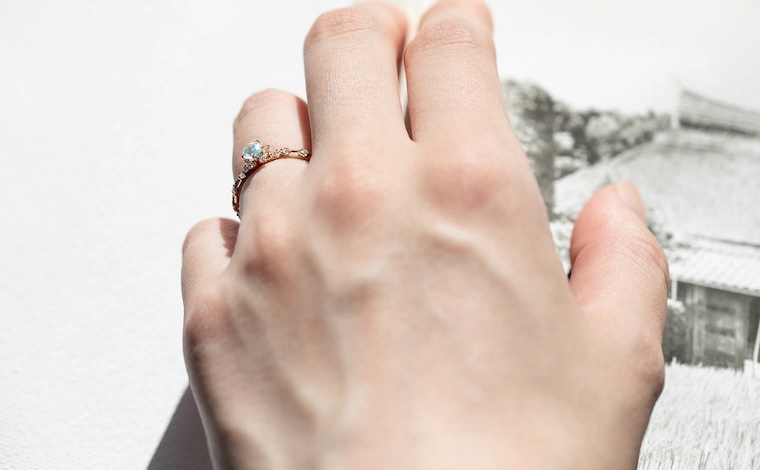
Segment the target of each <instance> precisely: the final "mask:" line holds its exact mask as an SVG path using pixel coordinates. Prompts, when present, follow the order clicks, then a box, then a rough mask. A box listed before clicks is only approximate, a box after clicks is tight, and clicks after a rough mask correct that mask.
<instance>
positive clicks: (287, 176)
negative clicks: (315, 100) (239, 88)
mask: <svg viewBox="0 0 760 470" xmlns="http://www.w3.org/2000/svg"><path fill="white" fill-rule="evenodd" d="M233 127H234V146H233V153H232V169H233V174H234V175H235V176H237V175H238V174H239V173H240V169H241V168H242V166H243V160H242V158H240V157H241V154H242V153H243V148H244V147H245V146H246V145H247V144H249V143H250V142H252V141H254V140H258V141H259V142H261V143H262V144H264V145H270V147H271V148H272V149H278V148H282V147H287V148H289V149H294V150H295V149H300V148H302V147H304V148H306V149H309V150H310V147H311V134H310V129H309V116H308V109H307V107H306V103H304V102H303V100H301V99H299V98H297V97H296V96H293V95H291V94H290V93H286V92H284V91H279V90H266V91H262V92H260V93H256V94H254V95H253V96H251V97H250V98H248V99H247V100H246V101H245V103H244V104H243V107H242V108H241V110H240V113H239V114H238V116H237V118H236V119H235V123H234V126H233ZM305 167H306V162H305V161H303V160H297V159H293V158H281V159H279V160H275V161H273V162H269V163H267V164H265V165H263V166H262V167H260V168H259V169H257V170H256V171H255V173H254V174H253V175H252V176H251V177H249V178H247V179H246V180H245V182H244V184H243V186H242V188H241V200H240V218H241V221H244V220H245V219H246V218H247V217H246V212H249V213H250V212H251V210H252V209H253V208H255V207H256V206H257V201H259V202H258V205H260V204H261V201H267V202H270V201H271V200H272V198H273V197H274V195H276V194H278V193H279V192H281V191H284V190H286V189H287V187H288V185H289V184H290V183H291V182H292V181H293V179H294V178H296V177H297V176H298V175H299V174H301V172H302V171H303V170H304V168H305Z"/></svg>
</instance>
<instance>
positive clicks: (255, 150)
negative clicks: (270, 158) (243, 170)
mask: <svg viewBox="0 0 760 470" xmlns="http://www.w3.org/2000/svg"><path fill="white" fill-rule="evenodd" d="M263 153H264V150H263V148H262V145H261V142H259V141H258V140H256V141H253V142H251V143H250V144H248V145H246V146H245V148H244V149H243V158H246V157H248V158H249V159H253V158H258V157H260V156H261V155H262V154H263Z"/></svg>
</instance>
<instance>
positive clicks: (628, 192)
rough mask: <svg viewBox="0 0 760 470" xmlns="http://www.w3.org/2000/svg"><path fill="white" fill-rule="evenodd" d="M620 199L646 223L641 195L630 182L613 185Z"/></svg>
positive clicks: (645, 213) (645, 212)
mask: <svg viewBox="0 0 760 470" xmlns="http://www.w3.org/2000/svg"><path fill="white" fill-rule="evenodd" d="M615 190H617V193H618V196H620V199H622V201H623V202H624V203H625V205H626V206H628V208H629V209H631V210H632V211H633V212H635V213H636V215H638V216H639V218H640V219H641V220H642V221H643V222H646V221H647V211H646V209H645V208H644V201H642V200H641V194H640V193H639V190H638V189H637V188H636V185H635V184H633V183H632V182H630V181H623V182H621V183H617V184H616V185H615Z"/></svg>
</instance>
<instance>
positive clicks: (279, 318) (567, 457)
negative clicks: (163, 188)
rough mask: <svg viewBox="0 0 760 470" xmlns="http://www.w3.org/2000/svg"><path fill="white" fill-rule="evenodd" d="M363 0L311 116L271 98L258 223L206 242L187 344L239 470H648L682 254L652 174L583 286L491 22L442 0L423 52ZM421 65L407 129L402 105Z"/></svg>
mask: <svg viewBox="0 0 760 470" xmlns="http://www.w3.org/2000/svg"><path fill="white" fill-rule="evenodd" d="M406 31H407V25H406V23H405V19H404V16H403V15H402V14H401V13H400V12H399V11H397V10H396V9H394V8H393V7H391V6H389V5H386V4H379V3H365V4H360V5H357V6H354V7H351V8H347V9H343V10H338V11H333V12H329V13H326V14H325V15H323V16H321V17H320V18H319V19H318V20H317V21H316V23H315V24H314V26H313V28H312V30H311V31H310V32H309V34H308V36H307V38H306V42H305V51H304V61H305V70H306V83H307V96H308V102H309V105H308V107H307V105H306V103H304V102H303V101H301V100H300V99H298V98H296V97H294V96H293V95H290V94H288V93H285V92H281V91H276V90H267V91H263V92H260V93H257V94H255V95H253V96H251V97H250V98H249V99H248V100H247V101H246V102H245V104H244V105H243V107H242V109H241V111H240V114H239V116H238V117H237V119H236V120H235V125H234V130H235V142H234V151H233V156H234V159H233V163H234V168H233V174H235V175H236V174H237V172H239V171H240V167H241V166H242V161H241V160H240V159H239V155H240V154H241V152H242V148H243V146H244V145H245V144H246V143H248V142H250V141H252V140H254V139H259V140H261V141H262V142H264V143H271V144H272V145H273V146H285V145H287V146H289V147H290V148H300V147H301V146H303V147H306V148H310V149H312V150H313V152H312V153H313V157H312V159H311V161H310V162H309V163H308V164H307V163H306V162H303V161H299V160H295V159H281V160H277V161H274V162H271V163H269V164H267V165H265V166H264V167H263V168H262V169H261V170H260V171H258V172H257V173H256V174H255V175H254V176H253V177H252V178H249V180H248V181H247V182H246V185H245V187H244V188H243V193H242V201H241V220H240V223H239V224H238V223H237V222H234V221H231V220H226V219H214V220H208V221H205V222H201V223H200V224H198V225H196V226H195V227H194V228H193V229H192V230H191V231H190V233H189V234H188V236H187V239H186V242H185V245H184V261H183V273H182V274H183V275H182V280H183V296H184V302H185V330H184V338H185V355H186V362H187V366H188V371H189V374H190V378H191V385H192V389H193V392H194V394H195V397H196V400H197V401H198V404H199V407H200V410H201V414H202V417H203V421H204V426H205V429H206V433H207V437H208V441H209V445H210V448H211V454H212V459H213V461H214V464H215V466H216V467H217V468H220V469H221V468H225V469H227V468H229V469H297V468H320V469H357V468H361V469H368V470H372V469H391V468H392V469H421V468H435V469H465V468H466V469H471V468H478V469H486V470H487V469H506V468H520V469H533V468H552V469H564V468H567V469H573V468H577V469H595V468H599V469H611V468H631V469H632V468H635V466H636V461H637V457H638V452H639V448H640V445H641V440H642V438H643V435H644V431H645V429H646V426H647V423H648V420H649V416H650V414H651V411H652V407H653V406H654V404H655V401H656V399H657V397H658V396H659V394H660V392H661V390H662V386H663V380H664V366H663V358H662V351H661V346H660V345H661V340H662V331H663V324H664V317H665V311H666V297H667V289H668V274H667V262H666V259H665V256H664V255H663V252H662V249H661V248H660V246H659V245H658V243H657V241H656V239H655V238H654V237H653V236H652V234H651V233H650V232H649V230H648V229H647V227H646V223H645V215H644V208H643V205H642V202H641V199H640V197H639V194H638V192H637V190H636V188H635V187H634V186H633V185H632V184H630V183H621V184H618V185H611V186H607V187H604V188H602V189H601V190H599V191H598V192H597V193H596V194H595V195H594V196H593V198H592V199H591V200H590V201H589V202H588V203H587V205H586V206H585V208H584V209H583V211H582V212H581V214H580V216H579V217H578V219H577V222H576V225H575V229H574V233H573V238H572V246H571V259H572V264H573V271H572V272H573V274H572V278H571V279H570V280H568V278H567V276H566V275H565V273H564V272H563V270H562V267H561V265H560V262H559V260H558V258H557V254H556V250H555V248H554V245H553V243H552V238H551V234H550V231H549V226H548V221H547V216H546V211H545V208H544V206H543V202H542V200H541V196H540V193H539V190H538V187H537V183H536V180H535V178H534V177H533V174H532V172H531V169H530V166H529V164H528V161H527V159H526V157H525V154H524V152H523V150H522V149H521V146H520V144H519V142H518V141H517V138H516V137H515V135H514V133H513V131H512V129H511V127H510V123H509V119H508V117H507V112H506V109H505V105H504V100H503V99H502V94H501V90H500V85H499V77H498V74H497V70H496V64H495V54H494V44H493V42H492V39H491V18H490V15H489V12H488V10H487V8H486V6H485V5H484V4H483V3H481V2H480V1H479V0H444V1H440V2H439V3H437V4H435V5H434V6H433V7H432V8H431V9H430V10H429V11H428V12H427V13H426V14H425V15H424V17H423V18H422V20H421V22H420V24H419V28H418V32H417V34H416V36H415V37H413V38H411V41H410V42H409V44H408V46H407V47H406V48H404V44H405V42H406V37H405V35H406ZM401 60H403V61H404V63H405V67H406V74H407V87H408V95H409V109H408V113H409V116H408V127H407V125H405V119H404V118H405V116H404V113H403V111H402V108H401V106H400V104H399V98H398V97H399V82H398V74H399V64H400V61H401Z"/></svg>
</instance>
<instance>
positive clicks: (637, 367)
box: [630, 335, 665, 401]
mask: <svg viewBox="0 0 760 470" xmlns="http://www.w3.org/2000/svg"><path fill="white" fill-rule="evenodd" d="M632 349H633V350H632V351H631V355H630V357H634V358H635V362H634V366H633V368H632V372H633V374H634V380H635V381H636V382H637V383H639V384H641V385H642V386H644V387H645V389H646V390H648V391H649V392H650V393H649V396H650V397H651V398H652V401H654V400H656V399H657V397H659V396H660V394H661V393H662V390H663V388H664V387H665V358H664V356H663V353H662V341H661V338H659V337H656V335H647V336H640V337H639V338H637V339H636V341H635V342H634V344H633V346H632Z"/></svg>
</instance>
